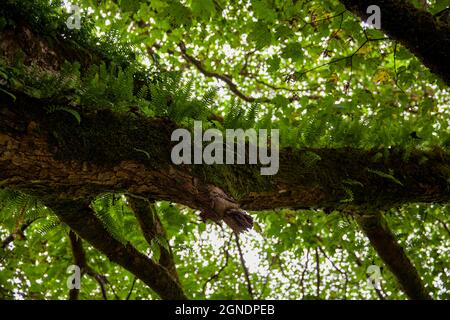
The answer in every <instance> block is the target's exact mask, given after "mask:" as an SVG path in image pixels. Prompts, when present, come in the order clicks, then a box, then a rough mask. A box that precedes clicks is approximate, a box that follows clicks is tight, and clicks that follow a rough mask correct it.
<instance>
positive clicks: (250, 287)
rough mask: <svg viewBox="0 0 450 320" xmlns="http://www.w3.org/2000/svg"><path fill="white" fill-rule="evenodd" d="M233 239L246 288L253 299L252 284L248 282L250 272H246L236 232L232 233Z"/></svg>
mask: <svg viewBox="0 0 450 320" xmlns="http://www.w3.org/2000/svg"><path fill="white" fill-rule="evenodd" d="M234 239H235V241H236V246H237V249H238V252H239V258H240V260H241V265H242V269H243V270H244V275H245V280H246V281H247V290H248V294H249V295H250V297H251V298H252V299H253V290H252V284H251V282H250V274H249V272H248V269H247V266H246V265H245V260H244V255H243V254H242V249H241V244H240V242H239V236H238V234H237V233H234Z"/></svg>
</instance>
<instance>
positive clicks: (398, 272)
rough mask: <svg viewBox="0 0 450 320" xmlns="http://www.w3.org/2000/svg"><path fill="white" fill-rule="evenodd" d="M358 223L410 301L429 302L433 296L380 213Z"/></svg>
mask: <svg viewBox="0 0 450 320" xmlns="http://www.w3.org/2000/svg"><path fill="white" fill-rule="evenodd" d="M356 221H357V223H358V225H359V226H360V228H361V230H362V231H363V232H364V234H365V235H366V236H367V238H369V241H370V243H371V244H372V246H373V247H374V249H375V251H376V252H377V253H378V255H379V256H380V258H381V259H382V260H383V262H384V263H385V264H386V266H387V267H388V268H389V270H390V271H391V272H392V273H393V274H394V276H395V278H396V279H397V282H398V283H399V285H400V287H401V288H402V289H403V291H404V292H405V293H406V295H407V296H408V297H409V298H410V299H416V300H429V299H431V296H430V294H429V292H428V290H427V289H426V288H425V286H424V285H423V283H422V280H421V278H420V276H419V273H418V272H417V270H416V268H415V267H414V265H413V264H412V262H411V260H410V259H409V258H408V256H407V255H406V253H405V251H404V250H403V248H402V247H401V246H400V245H399V244H398V242H397V240H396V239H395V236H394V234H393V233H392V232H391V230H390V229H389V227H388V226H387V223H386V221H385V220H384V218H383V216H382V214H381V212H380V211H376V210H375V211H371V212H370V213H367V214H363V215H361V216H356Z"/></svg>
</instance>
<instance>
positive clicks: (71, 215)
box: [46, 199, 187, 300]
mask: <svg viewBox="0 0 450 320" xmlns="http://www.w3.org/2000/svg"><path fill="white" fill-rule="evenodd" d="M46 205H47V206H48V207H49V208H51V209H52V210H53V211H54V212H55V214H57V215H58V216H59V218H60V219H61V220H62V221H63V222H64V223H65V224H67V225H68V226H69V227H70V228H71V229H72V230H73V231H75V232H76V233H77V234H78V235H79V236H80V237H82V238H83V239H84V240H86V241H87V242H89V243H90V244H91V245H92V246H93V247H94V248H96V249H97V250H99V251H100V252H102V253H103V254H105V255H106V256H107V257H108V258H109V259H110V260H111V261H112V262H115V263H117V264H119V265H120V266H122V267H124V268H125V269H127V270H128V271H130V272H131V273H133V274H134V275H135V276H136V277H138V278H139V279H141V280H142V281H143V282H144V283H145V284H146V285H148V286H149V287H150V288H152V289H153V290H154V291H155V292H156V293H157V294H158V295H159V296H160V297H161V298H162V299H175V300H179V299H187V297H186V295H185V294H184V292H183V289H182V288H181V287H180V285H179V283H178V282H177V281H176V280H175V279H174V278H173V277H172V275H170V273H169V272H168V271H167V270H166V269H165V268H164V267H161V266H159V265H158V264H156V263H154V262H153V261H152V260H151V259H150V258H148V257H146V256H145V255H143V254H142V253H140V252H139V251H137V250H136V249H135V248H134V247H133V246H132V245H130V244H129V243H127V244H122V243H121V242H119V241H118V240H116V239H115V238H113V237H112V236H111V235H110V234H109V233H108V232H107V231H106V229H105V227H104V226H103V224H102V222H101V221H100V220H98V218H97V217H96V216H95V214H94V212H93V210H92V209H91V208H90V207H89V205H88V204H87V203H86V202H82V201H61V200H59V199H53V200H50V199H48V200H47V203H46ZM80 216H82V217H83V218H82V219H80Z"/></svg>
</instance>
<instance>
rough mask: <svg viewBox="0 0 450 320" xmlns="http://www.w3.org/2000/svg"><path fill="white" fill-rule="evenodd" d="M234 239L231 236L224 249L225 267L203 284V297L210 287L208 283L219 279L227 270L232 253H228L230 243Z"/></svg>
mask: <svg viewBox="0 0 450 320" xmlns="http://www.w3.org/2000/svg"><path fill="white" fill-rule="evenodd" d="M232 237H233V235H231V237H230V239H229V240H228V242H227V244H226V245H225V246H224V248H223V252H224V256H225V262H224V264H223V266H222V267H221V268H220V269H219V270H218V271H217V272H216V273H214V274H213V275H212V276H211V277H209V278H208V279H207V280H206V281H205V283H204V284H203V288H202V292H203V295H205V292H206V286H207V285H208V283H210V282H211V281H213V280H214V279H218V278H219V276H220V274H221V273H222V272H223V270H225V268H226V267H227V266H228V262H229V260H230V253H229V252H228V248H229V247H230V242H231V239H232Z"/></svg>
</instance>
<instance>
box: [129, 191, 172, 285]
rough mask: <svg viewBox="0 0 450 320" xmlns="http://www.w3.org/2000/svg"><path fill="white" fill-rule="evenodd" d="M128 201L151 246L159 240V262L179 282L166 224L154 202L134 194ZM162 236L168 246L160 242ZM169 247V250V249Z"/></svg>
mask: <svg viewBox="0 0 450 320" xmlns="http://www.w3.org/2000/svg"><path fill="white" fill-rule="evenodd" d="M127 201H128V203H129V204H130V207H131V208H132V210H133V212H134V214H135V215H136V218H137V220H138V222H139V225H140V227H141V230H142V233H143V234H144V237H145V240H146V241H147V243H148V244H149V245H150V246H151V245H152V242H153V241H157V243H158V246H159V248H160V252H161V256H160V258H159V264H160V265H161V266H163V267H164V268H166V269H167V271H169V272H170V274H171V275H172V276H173V277H174V278H175V279H176V280H177V281H178V282H179V279H178V273H177V270H176V267H175V262H174V258H173V253H172V248H171V247H170V245H169V243H168V241H167V235H166V231H165V230H164V226H163V225H162V223H161V220H160V219H159V217H158V214H157V212H156V209H155V206H154V204H153V203H150V202H149V201H148V200H142V199H139V198H134V197H132V196H128V197H127ZM161 238H163V239H165V240H166V243H167V246H163V245H162V244H161V243H159V242H158V241H160V240H159V239H161ZM167 248H168V249H169V250H167Z"/></svg>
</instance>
